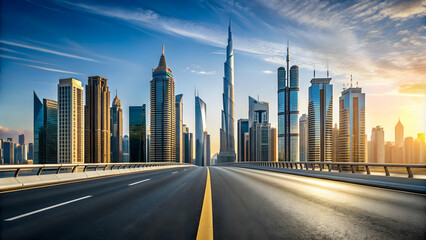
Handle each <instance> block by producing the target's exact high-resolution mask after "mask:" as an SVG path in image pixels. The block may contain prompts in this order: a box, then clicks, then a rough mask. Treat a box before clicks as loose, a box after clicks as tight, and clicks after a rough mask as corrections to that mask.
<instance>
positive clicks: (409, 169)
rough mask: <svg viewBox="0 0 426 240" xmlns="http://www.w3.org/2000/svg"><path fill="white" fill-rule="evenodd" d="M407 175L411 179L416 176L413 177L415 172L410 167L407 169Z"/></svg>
mask: <svg viewBox="0 0 426 240" xmlns="http://www.w3.org/2000/svg"><path fill="white" fill-rule="evenodd" d="M407 173H408V177H409V178H413V177H414V176H413V172H412V171H411V168H410V167H407Z"/></svg>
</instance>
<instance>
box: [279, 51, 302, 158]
mask: <svg viewBox="0 0 426 240" xmlns="http://www.w3.org/2000/svg"><path fill="white" fill-rule="evenodd" d="M286 60H287V70H288V69H289V64H290V55H289V48H288V46H287V58H286ZM277 72H278V160H279V161H299V67H298V66H296V65H294V66H292V67H291V68H290V71H287V72H286V69H285V68H284V67H280V68H278V71H277Z"/></svg>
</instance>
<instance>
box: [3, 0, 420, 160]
mask: <svg viewBox="0 0 426 240" xmlns="http://www.w3.org/2000/svg"><path fill="white" fill-rule="evenodd" d="M425 5H426V4H425V1H378V0H373V1H357V2H353V1H278V0H276V1H275V0H254V1H249V2H247V1H189V0H187V1H135V0H133V1H90V0H88V1H62V0H51V1H48V0H46V1H38V0H31V1H30V0H27V1H23V0H13V1H5V0H3V1H1V28H0V29H1V30H0V60H1V63H0V64H1V65H0V66H1V72H0V134H3V135H5V134H10V135H12V134H14V133H16V132H19V131H24V130H27V131H26V133H28V134H30V130H31V129H32V111H33V110H32V108H33V103H32V91H33V90H34V91H36V93H37V94H38V96H39V97H40V98H48V99H54V100H56V98H57V96H56V94H57V93H56V87H57V83H58V79H60V78H68V77H75V78H77V79H79V80H81V81H82V82H83V84H86V83H87V77H88V76H93V75H99V76H102V77H105V78H108V79H109V80H108V85H109V87H110V91H111V96H112V97H111V101H112V99H113V97H114V96H115V91H116V89H117V90H118V96H119V98H120V99H121V102H122V104H123V105H124V106H123V108H124V122H125V123H127V122H128V106H131V105H142V104H147V106H148V108H149V81H150V80H151V71H152V68H155V67H156V66H157V64H158V61H159V58H160V55H161V46H162V45H163V44H164V45H165V55H166V60H167V63H168V66H169V68H170V69H171V70H172V71H173V74H174V78H175V82H176V94H180V93H182V94H183V95H184V122H185V123H186V124H187V125H189V127H190V130H191V131H193V129H194V89H197V90H198V92H199V95H200V97H201V98H202V99H203V100H204V101H205V102H206V104H207V119H208V120H207V127H208V131H209V132H210V134H211V138H212V143H213V145H212V153H215V152H216V151H217V150H218V143H219V129H220V111H221V109H222V102H221V94H222V81H223V80H222V78H223V63H224V61H225V55H224V53H225V45H226V41H227V25H228V21H229V19H232V32H233V39H234V54H235V108H236V113H235V119H236V120H237V119H239V118H246V117H247V107H248V106H247V104H248V96H249V95H250V96H253V97H256V98H257V97H258V96H259V98H260V100H263V101H267V102H269V103H270V119H271V123H272V125H274V126H276V122H277V117H276V112H277V106H276V102H277V100H276V99H277V97H276V90H277V84H276V69H277V68H278V67H279V66H281V65H284V64H285V63H284V55H285V47H286V46H285V45H286V42H287V40H289V41H290V56H291V64H292V65H293V64H295V65H298V66H299V68H300V71H301V72H300V99H299V101H300V112H301V113H306V112H307V99H308V91H307V90H308V87H309V81H310V79H311V78H312V75H313V74H312V72H313V69H314V68H315V69H316V70H317V71H316V72H317V76H325V75H326V69H327V65H328V66H329V69H330V72H331V77H332V78H333V80H332V83H333V84H334V101H335V104H334V122H336V123H337V122H338V111H337V107H338V105H337V101H338V97H339V96H340V92H341V89H342V87H343V84H347V83H348V82H349V80H350V75H351V74H353V76H354V84H355V82H356V81H357V82H359V85H360V86H361V87H362V88H363V91H364V92H366V94H367V103H366V105H367V133H368V134H370V132H371V128H372V127H374V126H376V125H381V126H383V127H384V128H385V138H386V140H393V137H394V135H393V134H394V133H393V128H394V126H395V124H396V122H397V121H398V118H399V117H400V118H401V121H402V123H403V124H404V125H405V129H406V135H408V136H414V135H415V134H416V133H418V132H425V131H426V116H425V110H424V109H426V104H425V102H426V79H425V76H426V75H425V74H426V50H425V49H426V48H425V43H426V37H425V31H426V29H425V23H426V17H425V13H426V10H425ZM28 130H29V131H28ZM124 131H125V133H127V132H128V124H124ZM3 135H2V136H3ZM29 138H30V139H31V138H32V137H29Z"/></svg>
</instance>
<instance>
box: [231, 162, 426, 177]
mask: <svg viewBox="0 0 426 240" xmlns="http://www.w3.org/2000/svg"><path fill="white" fill-rule="evenodd" d="M223 165H253V166H262V167H274V168H290V169H300V170H303V169H305V170H313V171H315V169H316V166H318V168H319V170H320V171H323V170H325V168H327V169H328V171H329V172H331V169H332V168H333V167H334V168H335V169H337V170H339V172H343V168H345V167H346V168H349V169H350V171H351V172H352V173H356V170H355V168H360V167H365V171H366V173H367V175H371V169H370V168H371V167H382V168H383V169H384V171H385V173H386V176H390V171H389V169H390V168H405V169H406V170H407V174H408V177H409V178H414V174H413V171H412V169H413V168H424V169H426V164H394V163H355V162H236V163H223Z"/></svg>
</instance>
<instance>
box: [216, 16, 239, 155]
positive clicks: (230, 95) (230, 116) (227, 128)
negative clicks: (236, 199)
mask: <svg viewBox="0 0 426 240" xmlns="http://www.w3.org/2000/svg"><path fill="white" fill-rule="evenodd" d="M224 68H225V77H224V78H223V95H222V100H223V110H222V128H221V129H220V153H219V155H218V161H219V162H235V138H234V134H235V131H234V124H235V123H234V50H233V46H232V34H231V22H229V27H228V46H227V47H226V62H225V66H224Z"/></svg>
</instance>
